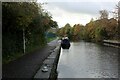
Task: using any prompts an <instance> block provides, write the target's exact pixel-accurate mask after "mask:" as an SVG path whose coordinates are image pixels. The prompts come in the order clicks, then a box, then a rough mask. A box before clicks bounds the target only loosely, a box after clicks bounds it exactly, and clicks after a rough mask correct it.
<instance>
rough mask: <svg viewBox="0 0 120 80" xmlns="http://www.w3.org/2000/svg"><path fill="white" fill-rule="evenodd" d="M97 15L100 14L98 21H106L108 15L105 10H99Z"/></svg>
mask: <svg viewBox="0 0 120 80" xmlns="http://www.w3.org/2000/svg"><path fill="white" fill-rule="evenodd" d="M99 13H100V19H105V18H106V19H108V15H109V13H108V11H107V10H100V11H99Z"/></svg>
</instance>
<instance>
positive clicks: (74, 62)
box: [57, 41, 118, 78]
mask: <svg viewBox="0 0 120 80" xmlns="http://www.w3.org/2000/svg"><path fill="white" fill-rule="evenodd" d="M57 71H58V78H118V49H117V48H113V47H107V46H102V45H98V44H95V43H90V42H84V41H82V42H72V43H71V47H70V49H69V50H65V49H61V54H60V59H59V63H58V68H57Z"/></svg>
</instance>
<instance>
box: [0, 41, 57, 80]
mask: <svg viewBox="0 0 120 80" xmlns="http://www.w3.org/2000/svg"><path fill="white" fill-rule="evenodd" d="M56 45H58V42H57V40H53V41H51V42H50V43H48V45H47V46H45V47H44V48H42V49H40V50H37V51H35V52H32V53H29V54H26V55H24V56H22V57H21V58H19V59H17V60H15V61H12V62H10V63H9V64H7V65H3V68H2V77H3V79H4V78H33V76H34V75H35V74H36V72H37V70H38V69H39V68H40V67H41V65H42V62H43V61H44V60H45V59H46V58H47V57H48V55H50V53H51V52H52V51H53V50H54V49H55V47H56Z"/></svg>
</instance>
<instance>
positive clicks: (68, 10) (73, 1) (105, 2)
mask: <svg viewBox="0 0 120 80" xmlns="http://www.w3.org/2000/svg"><path fill="white" fill-rule="evenodd" d="M118 1H119V0H37V2H38V3H39V2H40V3H47V4H44V5H43V6H42V7H43V9H45V10H46V11H48V12H49V13H50V14H51V15H52V18H53V20H54V21H57V23H58V26H59V27H64V26H65V24H67V23H69V24H70V25H71V26H73V25H74V24H82V25H86V24H87V23H88V22H90V20H91V19H92V18H93V19H94V20H96V19H98V18H99V16H100V15H99V11H100V10H104V9H105V10H107V11H108V12H112V11H114V10H115V6H116V4H117V3H118ZM111 17H113V14H112V13H109V18H111Z"/></svg>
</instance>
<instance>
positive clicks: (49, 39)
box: [47, 37, 56, 43]
mask: <svg viewBox="0 0 120 80" xmlns="http://www.w3.org/2000/svg"><path fill="white" fill-rule="evenodd" d="M55 39H56V37H51V38H47V42H48V43H49V42H51V41H53V40H55Z"/></svg>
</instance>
